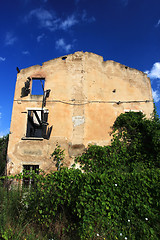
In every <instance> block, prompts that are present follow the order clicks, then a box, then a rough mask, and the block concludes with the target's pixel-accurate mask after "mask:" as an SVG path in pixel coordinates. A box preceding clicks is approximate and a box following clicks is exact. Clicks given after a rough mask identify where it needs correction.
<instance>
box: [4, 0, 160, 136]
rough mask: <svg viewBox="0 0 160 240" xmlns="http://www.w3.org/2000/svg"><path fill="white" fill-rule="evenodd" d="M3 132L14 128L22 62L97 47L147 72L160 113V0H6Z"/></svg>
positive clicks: (110, 57)
mask: <svg viewBox="0 0 160 240" xmlns="http://www.w3.org/2000/svg"><path fill="white" fill-rule="evenodd" d="M0 31H1V32H0V73H1V75H0V83H1V87H0V91H1V94H0V100H1V101H0V136H2V135H5V134H6V133H8V132H9V127H10V121H11V113H12V104H13V97H14V88H15V83H16V75H17V71H16V67H19V69H22V68H26V67H29V66H32V65H37V64H42V63H43V62H45V61H48V60H50V59H53V58H56V57H60V56H63V55H65V54H70V53H74V52H75V51H84V52H85V51H88V52H94V53H96V54H99V55H101V56H103V58H104V60H114V61H117V62H120V63H122V64H124V65H127V66H129V67H131V68H136V69H138V70H140V71H144V72H146V73H147V74H148V76H149V77H150V79H151V84H152V89H153V97H154V101H155V103H156V106H157V110H158V114H159V115H160V0H14V1H13V0H0Z"/></svg>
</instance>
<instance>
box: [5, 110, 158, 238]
mask: <svg viewBox="0 0 160 240" xmlns="http://www.w3.org/2000/svg"><path fill="white" fill-rule="evenodd" d="M53 156H54V161H56V163H57V169H58V170H59V171H57V172H51V173H49V174H45V173H44V172H41V174H40V175H37V174H35V173H33V172H32V174H30V175H28V174H29V173H27V177H28V176H30V178H32V179H34V185H32V186H31V188H30V189H29V190H28V191H27V193H26V194H24V192H25V191H26V190H25V189H23V187H22V190H21V192H22V194H21V196H20V204H21V205H20V206H21V207H20V208H19V207H18V206H19V205H17V206H15V209H21V210H20V212H15V216H20V215H21V214H22V216H23V219H25V223H26V221H28V222H30V221H31V222H32V223H33V225H34V224H35V226H37V227H39V228H41V229H42V230H43V232H45V233H47V234H46V236H47V237H48V238H51V239H57V240H60V239H66V240H67V239H68V240H69V239H73V240H74V239H75V240H78V239H79V240H80V239H81V240H86V239H107V240H109V239H110V240H114V239H118V240H120V239H128V240H129V239H130V240H134V239H135V240H137V239H140V240H141V239H142V240H143V239H144V240H146V239H150V240H158V239H160V230H159V229H160V217H159V207H160V183H159V179H160V168H159V160H160V122H159V119H157V118H156V119H155V118H153V119H151V120H148V119H146V118H145V116H144V115H143V114H142V113H127V114H123V115H120V116H119V117H118V118H117V120H116V122H115V124H114V125H113V139H112V142H111V145H109V146H95V145H94V146H89V147H88V149H87V150H86V152H85V153H84V154H82V156H81V157H79V158H77V159H76V163H79V164H80V169H76V168H74V167H73V168H70V169H68V168H63V167H62V164H61V161H63V157H64V151H63V150H61V149H60V146H57V148H56V149H55V151H54V153H53V154H52V157H53ZM22 177H23V176H22V174H20V175H19V176H15V178H17V179H18V178H19V179H21V178H22ZM2 205H3V204H1V206H2ZM2 208H3V207H2ZM19 214H20V215H19ZM19 219H20V218H19ZM22 222H23V221H22ZM2 226H3V224H2ZM3 231H4V228H3V227H1V235H2V233H3ZM46 236H43V238H40V237H39V238H38V237H37V239H46V238H45V237H46ZM2 239H5V238H4V237H3V238H2ZM8 239H14V238H8ZM19 239H25V238H19ZM26 239H30V238H29V237H28V236H27V237H26Z"/></svg>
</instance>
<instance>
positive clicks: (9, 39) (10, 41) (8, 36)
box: [5, 32, 17, 45]
mask: <svg viewBox="0 0 160 240" xmlns="http://www.w3.org/2000/svg"><path fill="white" fill-rule="evenodd" d="M16 41H17V37H15V36H14V34H13V33H11V32H7V33H6V37H5V45H13V44H14V43H15V42H16Z"/></svg>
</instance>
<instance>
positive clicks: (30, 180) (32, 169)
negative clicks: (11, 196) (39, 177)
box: [23, 165, 39, 186]
mask: <svg viewBox="0 0 160 240" xmlns="http://www.w3.org/2000/svg"><path fill="white" fill-rule="evenodd" d="M23 172H24V174H25V176H23V184H24V185H26V186H30V185H31V184H34V183H35V181H34V177H33V176H32V177H30V175H32V173H36V174H39V165H23Z"/></svg>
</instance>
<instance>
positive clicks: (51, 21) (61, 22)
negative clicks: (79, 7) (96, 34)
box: [25, 8, 95, 41]
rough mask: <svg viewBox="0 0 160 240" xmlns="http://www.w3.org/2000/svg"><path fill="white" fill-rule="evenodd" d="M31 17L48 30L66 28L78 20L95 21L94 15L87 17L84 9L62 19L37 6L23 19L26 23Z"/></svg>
mask: <svg viewBox="0 0 160 240" xmlns="http://www.w3.org/2000/svg"><path fill="white" fill-rule="evenodd" d="M31 19H36V20H37V22H38V24H39V27H41V28H46V29H48V30H50V31H55V30H58V29H59V30H68V29H69V28H71V27H73V26H74V25H78V24H79V23H80V22H87V23H91V22H94V21H95V18H94V17H91V18H89V17H87V13H86V11H85V10H84V11H83V13H82V14H77V13H73V14H71V15H69V16H67V17H66V18H64V19H62V18H59V17H57V16H56V13H55V12H53V11H48V10H46V9H44V8H38V9H34V10H32V11H30V13H29V14H28V16H27V17H26V18H25V20H26V22H27V23H28V22H29V21H30V20H31ZM40 39H41V38H40ZM37 41H38V39H37Z"/></svg>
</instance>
